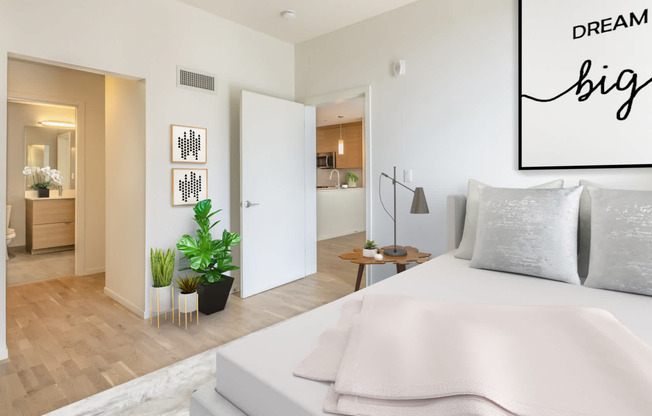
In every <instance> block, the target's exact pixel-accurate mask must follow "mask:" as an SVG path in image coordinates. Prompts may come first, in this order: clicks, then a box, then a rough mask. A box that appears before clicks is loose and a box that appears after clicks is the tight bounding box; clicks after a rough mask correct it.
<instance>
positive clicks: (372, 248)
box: [362, 240, 378, 258]
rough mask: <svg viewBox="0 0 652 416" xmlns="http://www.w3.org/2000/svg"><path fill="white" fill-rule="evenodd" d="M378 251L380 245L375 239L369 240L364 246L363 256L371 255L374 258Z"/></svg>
mask: <svg viewBox="0 0 652 416" xmlns="http://www.w3.org/2000/svg"><path fill="white" fill-rule="evenodd" d="M376 253H378V246H377V245H376V243H375V242H374V240H367V242H366V243H365V244H364V247H363V248H362V257H371V258H373V257H374V256H375V255H376Z"/></svg>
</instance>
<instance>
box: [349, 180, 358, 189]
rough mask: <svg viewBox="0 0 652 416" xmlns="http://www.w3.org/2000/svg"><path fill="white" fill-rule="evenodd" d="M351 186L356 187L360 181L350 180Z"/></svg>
mask: <svg viewBox="0 0 652 416" xmlns="http://www.w3.org/2000/svg"><path fill="white" fill-rule="evenodd" d="M348 185H349V188H355V187H356V186H358V183H357V182H356V181H349V182H348Z"/></svg>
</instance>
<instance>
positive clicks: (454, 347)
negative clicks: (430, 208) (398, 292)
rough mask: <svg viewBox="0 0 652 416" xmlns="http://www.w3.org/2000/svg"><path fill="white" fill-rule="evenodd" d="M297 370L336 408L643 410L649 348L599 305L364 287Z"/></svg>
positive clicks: (363, 411) (573, 415)
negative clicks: (490, 301) (442, 297)
mask: <svg viewBox="0 0 652 416" xmlns="http://www.w3.org/2000/svg"><path fill="white" fill-rule="evenodd" d="M295 375H298V376H301V377H305V378H310V379H313V380H319V381H332V382H334V386H332V387H331V389H330V391H329V393H328V395H327V397H326V398H325V399H326V401H325V407H324V409H325V410H326V411H328V412H332V413H339V414H346V415H377V416H382V415H392V416H421V415H433V414H442V415H444V414H445V415H453V414H455V415H458V414H459V415H462V414H474V415H483V416H494V415H496V416H506V415H519V416H521V415H522V416H580V415H586V416H588V415H592V416H615V415H630V416H639V415H640V416H643V415H650V414H652V395H651V394H650V392H652V348H651V347H650V346H648V345H646V344H645V343H644V342H642V341H640V340H639V339H638V338H637V337H636V336H635V335H633V334H632V333H631V331H630V330H629V329H627V328H626V327H625V326H623V325H622V324H620V323H619V322H618V321H617V320H616V319H615V318H614V317H613V315H611V314H610V313H609V312H607V311H604V310H602V309H597V308H589V307H576V306H505V305H487V304H484V305H483V304H473V305H469V304H455V303H442V302H433V301H429V300H425V299H419V298H414V297H405V296H394V295H366V296H365V297H364V299H363V300H362V301H361V300H359V299H354V300H350V301H349V302H347V303H346V304H345V305H344V307H343V311H342V315H341V318H340V320H339V321H338V322H337V324H336V325H335V326H334V327H333V328H331V329H329V330H327V331H325V332H324V334H323V335H322V337H321V339H320V341H319V343H318V345H317V347H316V348H315V349H314V350H313V352H312V353H311V354H310V355H309V356H308V358H307V359H306V360H304V362H303V363H302V364H301V365H300V366H299V368H297V370H296V371H295Z"/></svg>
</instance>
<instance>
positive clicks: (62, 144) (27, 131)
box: [6, 98, 77, 286]
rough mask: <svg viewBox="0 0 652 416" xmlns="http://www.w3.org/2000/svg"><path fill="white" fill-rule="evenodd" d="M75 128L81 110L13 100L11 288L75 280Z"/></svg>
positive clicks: (9, 188) (10, 124) (9, 203)
mask: <svg viewBox="0 0 652 416" xmlns="http://www.w3.org/2000/svg"><path fill="white" fill-rule="evenodd" d="M76 125H77V109H76V107H73V106H67V105H62V104H54V103H45V102H36V101H30V100H21V99H16V98H13V99H9V100H8V103H7V138H8V140H7V195H6V197H7V286H14V285H19V284H25V283H31V282H35V281H40V280H47V279H52V278H56V277H62V276H72V275H75V234H76V225H75V224H76V222H75V188H76V182H77V180H76V179H77V178H76V172H77V171H76V153H77V139H76V138H77V129H76ZM38 188H41V190H40V191H39V190H38ZM39 192H41V194H42V195H44V194H47V196H45V197H42V198H39V196H38V193H39Z"/></svg>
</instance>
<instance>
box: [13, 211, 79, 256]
mask: <svg viewBox="0 0 652 416" xmlns="http://www.w3.org/2000/svg"><path fill="white" fill-rule="evenodd" d="M25 208H26V212H25V213H26V220H25V225H26V229H27V235H26V249H27V251H28V252H29V253H31V254H37V253H39V252H52V251H60V250H72V249H74V248H75V199H74V198H26V199H25Z"/></svg>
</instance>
